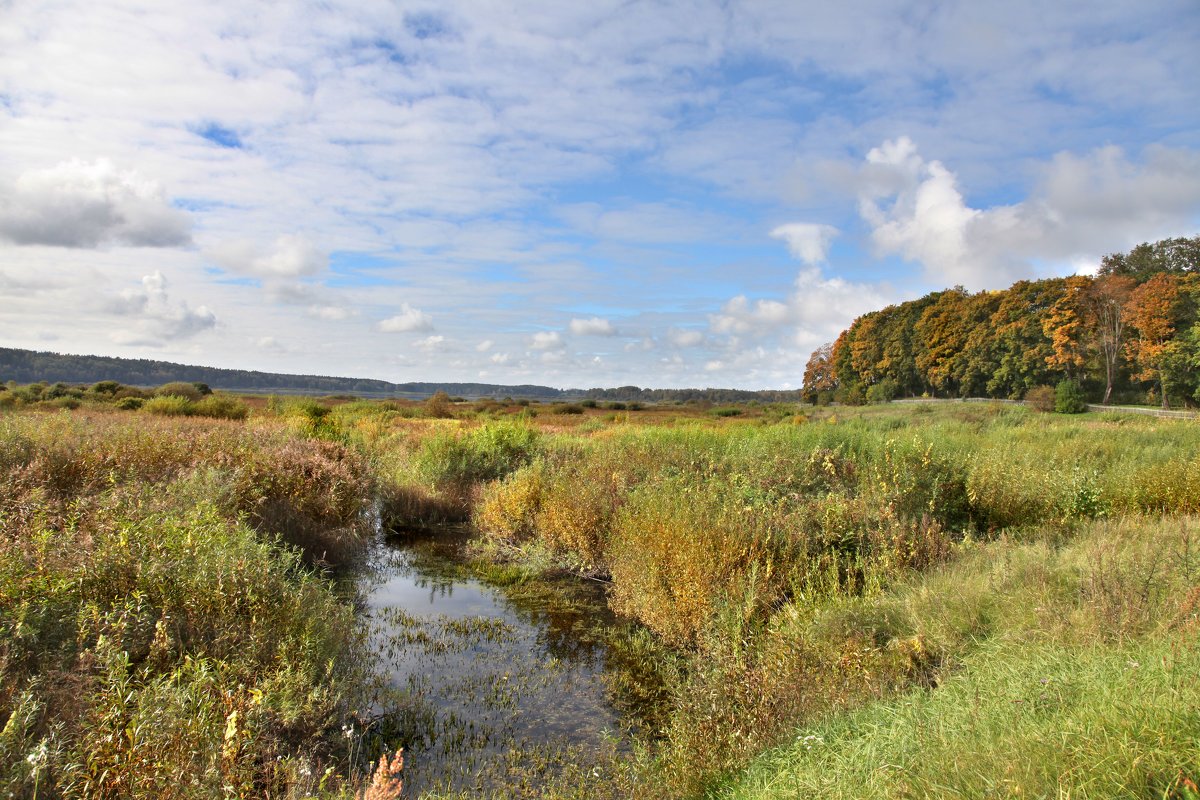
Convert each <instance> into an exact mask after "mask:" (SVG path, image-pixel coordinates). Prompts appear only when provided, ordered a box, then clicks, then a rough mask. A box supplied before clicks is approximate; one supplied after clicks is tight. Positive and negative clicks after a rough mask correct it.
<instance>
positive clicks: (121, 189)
mask: <svg viewBox="0 0 1200 800" xmlns="http://www.w3.org/2000/svg"><path fill="white" fill-rule="evenodd" d="M190 230H191V220H190V218H189V217H188V215H187V214H185V213H184V212H182V211H180V210H179V209H177V208H173V207H172V206H171V204H170V202H168V200H167V197H166V193H165V191H164V190H163V188H162V186H161V185H159V184H158V183H156V182H155V181H152V180H150V179H148V178H145V177H143V176H142V175H140V174H139V173H137V172H136V171H134V170H118V169H117V168H116V167H115V166H114V165H113V164H112V162H110V161H107V160H100V161H95V162H91V163H88V162H84V161H79V160H73V161H65V162H62V163H60V164H58V165H57V166H55V167H51V168H50V169H43V170H31V171H28V172H25V173H22V174H21V175H20V176H18V177H17V179H16V180H15V181H13V182H11V183H7V184H0V239H6V240H8V241H10V242H12V243H14V244H18V245H50V246H55V247H76V248H96V247H101V246H103V245H110V244H118V245H131V246H133V247H177V246H181V245H186V244H188V243H190V242H191V233H190Z"/></svg>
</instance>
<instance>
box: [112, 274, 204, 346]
mask: <svg viewBox="0 0 1200 800" xmlns="http://www.w3.org/2000/svg"><path fill="white" fill-rule="evenodd" d="M103 308H104V310H105V311H107V312H109V313H110V314H116V315H118V316H123V317H129V318H131V320H132V322H133V324H132V326H131V327H127V328H122V329H120V330H119V331H117V332H115V333H114V334H113V337H112V338H113V340H114V341H116V342H119V343H122V344H141V345H149V346H155V347H156V346H160V345H162V344H163V343H164V342H166V341H176V340H179V339H187V338H189V337H191V336H194V335H196V334H198V333H200V332H202V331H206V330H209V329H211V328H214V327H216V324H217V317H216V315H215V314H213V312H212V311H210V310H209V309H208V308H207V307H205V306H197V307H196V308H195V309H192V308H190V307H189V306H188V304H187V303H186V302H184V301H182V300H181V301H177V302H172V300H171V298H170V297H169V296H168V294H167V279H166V278H165V277H163V274H162V273H161V272H158V271H155V272H154V273H153V274H151V275H146V276H144V277H143V278H142V285H141V286H140V287H139V288H137V289H127V290H126V291H124V292H122V293H121V294H120V295H119V296H118V297H115V298H112V299H111V300H109V301H108V302H107V303H105V304H104V306H103Z"/></svg>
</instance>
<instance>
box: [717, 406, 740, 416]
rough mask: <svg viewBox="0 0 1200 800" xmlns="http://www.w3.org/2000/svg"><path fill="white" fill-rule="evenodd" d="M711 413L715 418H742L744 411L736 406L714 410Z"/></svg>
mask: <svg viewBox="0 0 1200 800" xmlns="http://www.w3.org/2000/svg"><path fill="white" fill-rule="evenodd" d="M709 413H710V414H712V415H713V416H714V417H740V416H741V415H742V409H740V408H736V407H734V406H725V407H723V408H714V409H713V410H712V411H710V412H709Z"/></svg>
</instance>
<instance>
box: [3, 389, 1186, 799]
mask: <svg viewBox="0 0 1200 800" xmlns="http://www.w3.org/2000/svg"><path fill="white" fill-rule="evenodd" d="M10 391H11V390H10ZM93 394H95V392H93ZM52 399H53V398H52ZM42 402H45V401H41V400H39V401H36V403H31V404H24V402H23V401H22V403H23V404H22V405H21V406H19V407H18V406H15V405H14V407H16V408H18V410H17V411H16V412H14V413H9V414H5V415H3V416H0V470H2V474H3V476H4V477H3V480H4V481H5V482H6V484H5V485H6V492H5V495H4V497H5V499H4V500H3V501H2V502H3V503H4V506H3V509H2V512H0V513H2V514H3V517H2V519H3V533H4V535H3V547H4V548H6V552H5V555H6V558H5V559H4V561H3V563H5V564H6V565H7V566H5V567H4V568H3V570H2V572H0V592H2V593H3V594H2V595H0V613H2V614H3V618H2V620H0V621H2V622H3V625H4V626H5V632H6V641H7V642H8V644H7V645H6V647H7V649H6V650H5V651H4V653H3V661H0V666H2V667H3V676H2V681H3V683H2V684H0V688H2V690H3V693H2V694H0V709H2V711H3V713H4V715H5V716H6V717H7V719H8V723H7V725H6V726H5V727H4V734H3V735H2V736H0V758H2V759H3V765H4V766H3V769H4V770H5V771H6V772H7V773H8V774H9V775H11V776H12V777H11V778H10V787H14V788H13V790H14V791H17V792H18V794H19V793H20V792H21V791H23V792H25V793H26V794H28V793H29V791H30V789H31V788H32V787H33V786H34V785H35V784H36V785H37V787H38V791H39V792H40V794H39V796H43V797H49V796H59V795H62V794H63V793H68V794H69V792H68V789H69V790H70V791H74V792H76V793H79V792H84V794H85V795H86V793H87V792H93V793H92V794H90V795H87V796H147V797H148V796H170V795H169V794H166V795H163V794H155V792H159V791H160V790H161V787H162V785H163V784H162V781H163V780H164V779H163V778H162V775H164V774H167V773H166V768H165V767H161V766H155V765H164V764H170V765H171V766H170V769H171V770H173V772H171V773H170V774H171V775H175V774H185V775H196V776H198V778H197V780H198V781H200V785H198V787H197V788H195V789H194V790H193V789H189V788H187V787H180V786H178V785H176V786H174V788H173V789H172V791H176V792H179V793H178V794H176V795H175V796H213V793H216V794H219V793H220V792H221V791H223V789H221V788H219V787H223V786H226V785H228V786H233V787H235V788H234V793H243V794H247V795H255V796H272V797H286V796H302V795H300V794H296V792H301V793H302V792H308V791H312V792H316V791H318V790H319V789H320V786H319V779H320V778H321V777H322V776H325V775H326V772H325V771H324V770H330V769H332V772H330V773H328V778H327V783H326V791H328V792H336V791H341V790H343V789H342V788H339V787H341V786H342V784H339V783H338V781H339V780H341V777H340V776H344V775H347V774H349V772H350V771H351V769H350V766H348V764H347V760H348V758H349V753H347V752H345V748H344V747H342V749H339V747H341V745H339V741H345V740H344V739H342V740H339V731H340V730H341V728H340V726H341V725H344V724H347V721H348V720H349V719H351V714H350V712H351V711H353V710H355V709H353V708H352V707H351V704H352V703H353V700H352V699H351V698H352V697H353V691H352V686H353V683H354V681H355V680H356V677H355V673H354V670H355V668H356V667H355V660H354V659H355V657H354V643H353V641H351V640H350V639H351V637H349V636H348V633H347V632H348V631H349V630H350V629H351V626H350V625H349V624H348V619H349V615H350V613H351V610H350V609H351V604H350V603H349V601H348V600H347V599H346V598H344V597H340V596H339V595H338V594H337V592H335V591H334V589H333V587H332V584H331V583H330V581H329V580H328V579H327V578H326V577H323V575H324V572H323V567H322V566H321V565H322V564H327V563H330V562H337V561H339V560H341V559H343V558H346V557H347V556H348V555H349V554H350V553H352V552H353V551H354V548H355V547H356V546H358V545H359V544H360V543H361V541H362V531H361V530H360V529H358V528H356V521H357V520H359V519H360V516H361V514H362V512H363V511H364V509H365V498H367V497H368V496H374V497H376V498H378V501H379V511H380V513H381V515H382V516H383V518H384V519H386V520H387V521H388V524H389V525H391V526H394V527H404V526H413V527H421V526H427V525H429V524H430V523H436V522H444V521H448V520H468V519H469V520H471V521H472V522H473V524H474V525H475V527H476V528H477V529H478V531H479V539H478V542H477V547H476V553H477V557H478V558H479V559H480V563H486V564H489V565H491V566H490V568H491V569H493V570H494V571H496V572H497V573H498V574H499V573H503V574H504V575H505V576H506V579H507V580H532V579H536V577H537V575H539V574H543V573H546V572H555V573H558V574H563V573H573V574H578V575H583V576H586V577H588V578H591V579H595V580H600V581H605V582H607V583H608V590H609V603H610V605H611V607H612V608H613V609H614V610H615V611H617V612H618V613H620V614H621V615H623V616H625V617H626V618H628V619H631V620H633V621H636V622H637V623H638V624H639V625H641V626H642V627H643V630H644V631H645V632H646V634H645V636H644V637H642V638H640V639H639V644H638V646H639V648H640V657H641V658H644V659H646V660H647V661H652V662H654V663H658V664H661V665H662V669H661V670H660V673H659V678H660V680H661V684H660V686H659V687H658V688H656V689H655V690H654V691H652V692H650V691H648V692H647V693H646V694H647V696H648V697H652V700H653V702H654V703H655V704H656V705H657V707H658V708H657V711H656V713H655V714H652V715H650V716H651V717H652V718H653V719H655V720H657V721H658V723H657V724H658V729H657V730H655V731H651V732H648V733H645V734H644V735H643V736H642V738H641V740H640V742H639V744H638V745H636V746H635V747H633V748H632V751H618V750H614V751H613V752H611V753H609V754H608V755H605V756H601V755H595V756H593V757H591V759H590V760H587V761H586V762H585V761H582V760H581V761H580V763H578V764H576V765H575V768H574V769H566V770H559V771H558V772H556V773H554V774H553V775H548V776H547V777H546V778H545V780H544V781H543V782H541V783H540V784H536V785H534V788H528V786H527V789H528V792H529V793H530V794H532V795H535V796H538V795H540V796H547V797H554V796H560V797H603V796H613V797H617V796H619V797H644V798H662V797H678V798H687V797H701V796H707V797H714V798H716V797H730V798H732V797H738V798H749V797H756V798H757V797H764V798H765V797H776V796H779V797H793V796H814V797H822V796H830V797H840V796H846V797H849V796H856V797H872V796H874V797H884V796H912V797H921V796H984V795H988V794H989V793H991V794H996V795H998V796H1017V795H1034V796H1047V795H1060V794H1063V793H1066V794H1072V795H1080V796H1083V795H1087V796H1131V797H1140V796H1144V797H1180V798H1183V797H1188V796H1189V795H1188V794H1187V793H1188V792H1192V791H1194V785H1195V782H1196V781H1197V780H1200V752H1198V751H1197V750H1196V747H1195V742H1196V741H1197V738H1198V737H1200V717H1197V716H1196V714H1195V713H1194V710H1193V709H1195V708H1197V707H1200V686H1198V682H1197V679H1196V678H1195V676H1196V675H1197V673H1198V670H1197V669H1196V666H1197V653H1196V645H1195V642H1196V641H1197V639H1196V636H1195V634H1196V626H1197V624H1200V616H1198V613H1200V599H1198V594H1197V593H1198V592H1200V588H1198V587H1200V538H1198V536H1200V523H1198V522H1197V521H1196V517H1197V515H1200V428H1197V426H1196V425H1195V423H1194V422H1189V421H1175V420H1154V419H1143V418H1136V417H1124V416H1119V415H1117V414H1115V413H1106V414H1085V415H1081V416H1080V417H1065V416H1062V415H1053V414H1044V413H1039V412H1037V411H1035V410H1033V409H1030V408H1025V407H1019V406H1007V405H999V404H997V405H989V404H971V405H968V404H945V405H939V406H937V407H931V406H929V405H911V406H903V407H902V406H899V405H891V406H870V407H864V408H857V409H847V408H844V407H842V408H818V409H811V408H805V409H802V408H800V407H798V406H794V405H791V404H784V403H778V404H767V405H763V404H746V405H744V406H738V407H737V409H738V410H740V411H741V412H742V413H740V414H728V413H725V409H726V408H728V406H723V407H719V408H716V409H714V408H712V407H711V406H707V405H699V404H697V405H670V406H652V407H645V408H641V409H638V410H636V411H635V410H629V409H625V410H616V409H611V408H605V407H604V404H602V403H597V404H596V405H595V407H592V406H583V405H581V406H580V407H579V412H578V413H552V411H551V407H550V406H543V405H538V404H532V405H530V404H525V405H521V404H517V403H511V404H508V403H498V402H479V403H470V404H468V403H456V402H452V401H450V400H449V398H439V399H438V400H437V401H436V402H434V401H430V402H429V403H422V404H418V403H407V402H366V401H351V402H344V401H317V400H311V399H310V400H270V399H263V398H244V399H239V400H238V402H241V403H244V404H245V406H246V408H247V409H248V417H247V419H245V420H219V419H205V418H199V417H186V416H181V417H164V416H161V415H158V414H155V413H153V409H152V408H148V407H145V406H143V408H141V409H137V410H124V411H120V410H116V409H115V408H113V407H112V405H111V404H110V405H107V406H103V407H101V406H99V405H94V404H93V401H92V400H91V399H90V398H87V397H85V398H83V399H82V400H81V403H82V407H80V408H77V409H76V410H74V411H70V410H43V411H40V412H34V411H33V409H35V408H41V409H45V408H46V407H45V406H40V405H37V403H42ZM96 402H97V403H99V401H96ZM717 412H720V413H717ZM298 608H303V609H304V613H303V614H299V613H296V609H298ZM56 693H60V694H61V693H65V694H66V695H67V696H69V697H71V698H73V699H72V702H70V703H64V702H62V700H61V698H60V696H59V694H56ZM138 737H143V738H138ZM378 744H380V743H378V742H375V743H372V747H374V746H376V745H378ZM390 744H391V745H392V746H397V745H400V744H403V743H402V742H393V743H390ZM135 745H136V746H135ZM1014 754H1015V755H1014ZM368 755H369V756H370V757H371V758H372V759H374V758H376V757H377V756H378V753H376V752H374V751H372V752H371V753H369V754H368ZM951 756H953V757H951ZM363 763H364V764H365V759H363ZM1014 765H1016V766H1014ZM360 766H362V765H360ZM1018 766H1019V767H1020V768H1019V769H1018V768H1017V767H1018ZM156 769H159V770H160V771H159V772H156V771H155V770H156ZM360 772H361V770H360ZM104 780H107V781H109V782H110V783H109V784H102V781H104ZM88 781H92V783H88ZM156 781H158V783H156ZM101 785H106V786H109V787H110V788H109V789H107V790H106V791H107V792H108V793H107V794H105V793H104V792H101V791H99V789H95V790H93V789H91V788H88V789H87V790H86V791H84V789H81V788H79V787H93V786H101ZM132 787H138V788H137V789H136V790H135V789H134V788H132ZM142 787H149V788H144V790H143V788H142ZM214 787H216V788H214ZM239 787H241V788H239ZM139 792H140V794H139ZM206 792H207V794H206Z"/></svg>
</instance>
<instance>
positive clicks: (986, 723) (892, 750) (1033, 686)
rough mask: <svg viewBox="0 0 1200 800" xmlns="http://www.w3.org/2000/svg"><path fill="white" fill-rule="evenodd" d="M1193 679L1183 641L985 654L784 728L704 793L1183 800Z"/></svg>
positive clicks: (1195, 730)
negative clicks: (785, 741) (782, 739)
mask: <svg viewBox="0 0 1200 800" xmlns="http://www.w3.org/2000/svg"><path fill="white" fill-rule="evenodd" d="M1198 676H1200V645H1198V644H1197V641H1196V639H1195V637H1194V635H1193V636H1189V637H1186V638H1183V639H1182V640H1178V641H1171V640H1168V639H1161V638H1158V639H1153V640H1151V641H1148V642H1139V643H1130V644H1125V645H1122V646H1119V647H1103V648H1101V647H1091V648H1067V647H1062V646H1052V645H1030V646H1025V647H1021V648H1013V647H1011V646H1008V647H1006V646H1003V645H998V646H990V647H986V648H983V649H981V650H980V651H979V652H977V653H975V654H973V655H972V657H971V658H969V659H968V660H967V661H966V662H965V663H964V664H963V665H962V668H961V671H959V672H958V673H956V674H955V675H954V676H952V677H951V678H949V679H948V680H947V681H946V683H945V684H943V685H941V686H939V687H938V688H937V689H935V690H932V691H928V690H917V691H913V692H909V693H906V694H904V695H902V696H900V697H899V698H896V699H894V700H892V701H890V702H886V703H876V704H873V705H871V706H869V707H867V708H865V709H863V710H861V711H858V712H854V713H850V714H843V715H839V716H836V717H833V718H831V719H829V720H827V721H825V722H823V723H820V724H816V725H813V726H812V727H805V728H802V729H800V730H797V731H796V732H795V735H794V738H793V741H792V742H791V743H790V744H789V745H787V746H786V747H784V748H781V749H778V750H775V751H772V752H771V753H769V754H768V755H765V756H763V757H762V758H760V759H759V760H758V761H756V762H755V763H754V765H753V766H752V767H751V768H750V769H749V770H748V771H747V772H746V774H745V775H743V776H741V777H740V778H739V779H738V780H737V782H736V785H735V786H733V787H730V788H729V789H727V790H724V791H719V792H713V793H712V794H711V795H710V796H711V797H713V798H721V799H722V800H767V798H797V797H813V798H829V799H830V800H837V799H841V798H845V800H851V799H852V798H853V799H854V800H858V799H859V798H869V797H878V798H922V797H945V798H952V797H957V798H976V797H977V798H985V797H1046V798H1050V797H1080V798H1089V797H1090V798H1165V797H1179V798H1184V797H1187V796H1188V795H1187V794H1186V793H1185V791H1186V789H1185V787H1186V786H1187V784H1186V783H1185V781H1188V780H1191V781H1194V780H1195V779H1196V777H1197V776H1198V775H1200V748H1198V747H1197V741H1198V740H1200V712H1198V711H1197V709H1200V677H1198ZM1193 785H1194V784H1193ZM1192 796H1193V797H1194V796H1195V795H1194V794H1193V795H1192Z"/></svg>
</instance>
